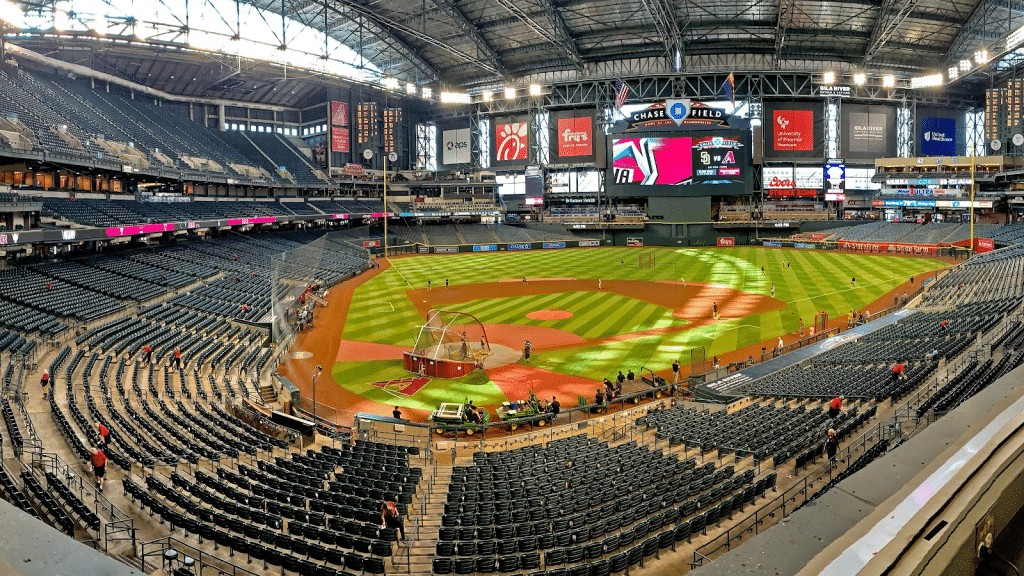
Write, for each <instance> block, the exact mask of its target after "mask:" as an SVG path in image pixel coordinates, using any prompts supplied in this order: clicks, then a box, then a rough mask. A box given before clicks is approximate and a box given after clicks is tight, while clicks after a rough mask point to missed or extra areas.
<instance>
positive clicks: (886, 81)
mask: <svg viewBox="0 0 1024 576" xmlns="http://www.w3.org/2000/svg"><path fill="white" fill-rule="evenodd" d="M882 86H885V87H886V88H892V87H894V86H896V77H895V76H893V75H892V74H886V75H885V76H882Z"/></svg>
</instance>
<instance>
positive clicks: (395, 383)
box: [370, 378, 430, 396]
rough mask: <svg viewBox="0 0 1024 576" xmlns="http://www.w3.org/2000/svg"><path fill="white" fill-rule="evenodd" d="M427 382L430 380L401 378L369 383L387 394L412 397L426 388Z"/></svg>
mask: <svg viewBox="0 0 1024 576" xmlns="http://www.w3.org/2000/svg"><path fill="white" fill-rule="evenodd" d="M428 382H430V378H403V379H401V380H384V381H381V382H371V383H370V386H375V387H377V388H380V389H382V390H386V391H388V392H397V393H398V394H401V395H403V396H412V395H413V394H415V393H417V392H419V391H420V389H421V388H423V387H424V386H426V385H427V383H428Z"/></svg>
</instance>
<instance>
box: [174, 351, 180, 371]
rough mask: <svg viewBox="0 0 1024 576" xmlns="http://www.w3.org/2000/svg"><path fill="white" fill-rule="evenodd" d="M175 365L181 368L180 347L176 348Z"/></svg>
mask: <svg viewBox="0 0 1024 576" xmlns="http://www.w3.org/2000/svg"><path fill="white" fill-rule="evenodd" d="M174 365H175V366H176V367H177V368H178V370H181V350H179V349H178V348H175V349H174Z"/></svg>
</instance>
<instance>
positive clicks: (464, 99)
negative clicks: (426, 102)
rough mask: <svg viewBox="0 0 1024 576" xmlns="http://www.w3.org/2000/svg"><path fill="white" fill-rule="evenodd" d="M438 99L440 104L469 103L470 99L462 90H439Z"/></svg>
mask: <svg viewBox="0 0 1024 576" xmlns="http://www.w3.org/2000/svg"><path fill="white" fill-rule="evenodd" d="M438 100H440V101H441V103H442V104H469V103H470V102H471V101H472V100H471V99H470V96H469V94H465V93H463V92H441V93H440V94H438Z"/></svg>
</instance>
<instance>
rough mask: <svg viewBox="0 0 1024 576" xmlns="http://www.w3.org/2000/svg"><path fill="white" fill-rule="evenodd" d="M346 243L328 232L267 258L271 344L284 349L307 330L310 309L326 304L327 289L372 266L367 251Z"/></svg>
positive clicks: (299, 238)
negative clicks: (299, 331)
mask: <svg viewBox="0 0 1024 576" xmlns="http://www.w3.org/2000/svg"><path fill="white" fill-rule="evenodd" d="M295 239H296V240H299V241H302V239H308V238H303V237H302V236H297V237H296V238H295ZM348 240H351V239H350V238H349V237H347V236H344V235H341V234H339V233H337V232H330V233H327V234H324V235H321V236H320V237H318V238H315V239H313V240H311V241H309V242H307V243H306V244H304V245H303V246H300V247H298V248H292V249H288V250H282V251H281V252H280V253H277V254H274V255H272V256H271V257H270V260H271V262H270V305H271V311H270V318H269V319H268V321H269V322H270V325H271V337H272V338H273V341H274V343H275V344H277V345H278V346H284V345H286V344H287V342H288V340H289V338H291V337H292V336H293V335H294V334H295V333H296V332H297V331H298V330H306V329H309V328H311V327H312V325H313V322H312V320H313V309H314V308H315V307H317V306H326V305H327V300H326V299H325V297H326V295H327V293H328V292H329V291H330V290H331V288H332V287H334V286H336V285H337V284H339V283H341V282H342V281H344V280H347V279H349V278H352V277H353V276H355V275H357V274H359V273H360V272H362V271H363V270H366V269H367V268H368V267H369V266H370V265H371V264H372V262H371V260H370V256H369V252H368V251H367V250H366V249H365V248H363V247H361V246H354V245H352V244H349V243H348Z"/></svg>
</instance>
